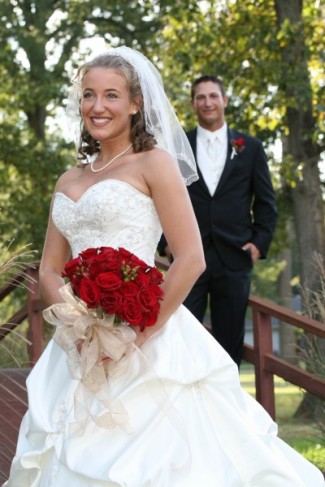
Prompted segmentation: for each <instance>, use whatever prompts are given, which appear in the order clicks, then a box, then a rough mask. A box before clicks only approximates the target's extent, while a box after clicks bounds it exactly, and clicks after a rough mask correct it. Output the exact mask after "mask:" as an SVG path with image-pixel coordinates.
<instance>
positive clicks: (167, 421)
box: [4, 180, 325, 487]
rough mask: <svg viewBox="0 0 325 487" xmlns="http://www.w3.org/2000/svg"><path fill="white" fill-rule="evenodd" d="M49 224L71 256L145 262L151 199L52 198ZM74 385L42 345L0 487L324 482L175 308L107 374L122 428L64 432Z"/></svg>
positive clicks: (123, 192) (128, 192) (153, 226)
mask: <svg viewBox="0 0 325 487" xmlns="http://www.w3.org/2000/svg"><path fill="white" fill-rule="evenodd" d="M53 218H54V221H55V223H56V225H57V226H58V228H59V229H60V231H61V232H63V233H64V235H66V236H67V238H68V239H69V241H70V243H71V245H72V249H73V254H74V255H76V254H77V253H78V252H79V251H80V250H82V249H85V248H87V247H93V246H99V245H106V246H122V247H125V248H127V249H128V250H130V251H132V252H134V253H136V254H137V255H138V256H139V257H140V258H142V259H144V260H146V261H147V262H148V263H149V264H152V263H153V261H154V253H155V248H156V245H157V242H158V239H159V236H160V231H161V229H160V225H159V221H158V218H157V215H156V212H155V209H154V205H153V202H152V200H151V199H150V198H149V197H147V196H146V195H144V194H142V193H140V192H139V191H137V190H136V189H135V188H133V187H132V186H130V185H128V184H126V183H123V182H121V181H116V180H105V181H103V182H101V183H97V184H96V185H94V186H92V187H91V188H90V189H89V190H88V191H87V192H86V193H84V195H83V196H82V197H81V198H80V200H79V201H78V202H73V201H72V200H70V199H69V198H68V197H67V196H65V195H63V194H62V193H58V194H57V195H56V199H55V204H54V209H53ZM144 363H145V366H144ZM148 364H149V366H148ZM78 385H79V380H78V379H76V378H74V379H73V378H72V377H71V374H70V372H69V369H68V366H67V357H66V354H65V352H64V351H63V350H62V349H61V348H60V347H59V346H58V345H57V344H56V343H55V342H54V341H53V340H52V341H50V343H49V344H48V346H47V348H46V349H45V351H44V353H43V354H42V356H41V358H40V359H39V361H38V362H37V364H36V365H35V367H34V368H33V370H32V372H31V374H30V375H29V377H28V380H27V386H28V398H29V410H28V412H27V413H26V415H25V417H24V419H23V422H22V425H21V428H20V434H19V440H18V446H17V452H16V456H15V458H14V460H13V464H12V468H11V473H10V478H9V480H8V482H6V483H5V484H4V485H5V486H6V487H118V486H120V487H321V486H324V485H325V483H324V480H323V476H322V474H321V473H320V472H319V471H318V469H316V468H315V467H314V466H313V465H312V464H311V463H309V462H307V461H306V460H305V459H304V458H303V457H302V456H300V455H299V454H298V453H296V452H295V451H294V450H293V449H292V448H290V447H289V446H288V445H286V444H285V443H284V442H283V441H281V440H280V439H279V438H278V437H277V426H276V424H275V423H274V422H273V421H272V420H271V418H270V417H269V415H268V414H267V413H266V412H265V411H264V409H263V408H262V407H261V406H260V405H259V404H258V403H257V402H256V401H254V399H252V397H251V396H249V395H248V394H247V393H246V392H245V391H244V390H243V389H241V387H240V383H239V376H238V371H237V367H236V365H235V364H234V363H233V361H232V360H231V359H230V358H229V356H228V355H227V353H226V352H225V351H224V350H223V349H222V348H221V347H220V345H219V344H218V343H217V342H216V341H215V340H214V339H213V338H212V337H211V336H210V334H209V333H208V332H207V331H206V330H205V329H204V328H203V327H202V325H201V324H200V323H199V322H198V321H197V320H196V319H195V318H194V317H193V316H192V314H191V313H190V312H189V311H188V310H187V309H186V308H185V307H183V306H181V307H180V308H179V309H178V310H177V312H176V313H175V314H174V315H173V316H172V317H171V319H170V320H169V321H168V323H167V324H166V325H165V326H164V327H163V328H162V329H161V330H160V331H159V332H157V333H156V334H155V335H153V336H152V337H151V338H150V339H149V340H148V341H147V342H146V343H145V344H144V345H143V346H142V348H141V353H140V352H138V351H137V350H133V351H132V352H131V354H129V355H128V356H127V357H125V358H123V359H122V362H120V364H119V367H117V368H115V369H112V373H111V375H109V377H108V380H107V393H108V394H109V396H110V398H111V404H114V401H116V402H117V403H118V404H122V405H123V407H124V408H125V410H126V411H127V414H128V417H129V426H130V428H124V427H118V426H115V427H114V428H112V429H104V428H100V427H98V426H96V424H94V423H93V422H92V421H91V419H89V421H88V424H87V425H86V428H85V431H84V433H83V434H81V435H74V434H72V433H71V428H69V426H70V425H71V424H72V423H73V422H74V419H75V418H74V404H73V398H74V394H75V391H76V388H77V387H78Z"/></svg>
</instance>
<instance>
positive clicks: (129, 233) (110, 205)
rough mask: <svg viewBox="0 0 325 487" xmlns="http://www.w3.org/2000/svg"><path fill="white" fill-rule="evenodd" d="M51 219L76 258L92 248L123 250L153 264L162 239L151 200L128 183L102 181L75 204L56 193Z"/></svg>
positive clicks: (110, 180)
mask: <svg viewBox="0 0 325 487" xmlns="http://www.w3.org/2000/svg"><path fill="white" fill-rule="evenodd" d="M52 217H53V221H54V223H55V225H56V227H57V228H58V229H59V230H60V232H61V233H62V234H63V235H64V236H65V237H66V239H67V240H68V242H69V244H70V246H71V249H72V255H73V257H75V256H76V255H78V253H79V252H80V251H82V250H85V249H86V248H89V247H100V246H106V247H114V248H117V247H124V248H125V249H127V250H129V251H130V252H133V253H134V254H136V255H137V256H138V257H139V258H140V259H142V260H144V261H146V262H147V263H148V264H149V265H153V264H154V256H155V251H156V248H157V244H158V241H159V238H160V235H161V226H160V222H159V219H158V215H157V213H156V210H155V206H154V203H153V201H152V199H151V198H150V197H149V196H147V195H145V194H144V193H141V192H140V191H138V190H137V189H136V188H134V187H133V186H131V185H130V184H128V183H125V182H123V181H119V180H116V179H105V180H103V181H99V182H98V183H96V184H94V185H92V186H91V187H90V188H88V189H87V190H86V191H85V192H84V193H83V194H82V196H81V197H80V198H79V200H78V201H76V202H75V201H73V200H71V199H70V198H69V197H68V196H66V195H65V194H64V193H56V195H55V200H54V205H53V211H52Z"/></svg>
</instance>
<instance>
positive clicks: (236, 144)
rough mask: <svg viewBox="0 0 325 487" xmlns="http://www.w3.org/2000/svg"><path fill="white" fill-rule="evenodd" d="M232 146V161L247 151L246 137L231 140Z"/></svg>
mask: <svg viewBox="0 0 325 487" xmlns="http://www.w3.org/2000/svg"><path fill="white" fill-rule="evenodd" d="M230 144H231V147H232V152H231V156H230V159H233V158H234V157H235V156H237V154H240V152H243V150H244V149H245V139H244V137H238V138H237V139H231V141H230Z"/></svg>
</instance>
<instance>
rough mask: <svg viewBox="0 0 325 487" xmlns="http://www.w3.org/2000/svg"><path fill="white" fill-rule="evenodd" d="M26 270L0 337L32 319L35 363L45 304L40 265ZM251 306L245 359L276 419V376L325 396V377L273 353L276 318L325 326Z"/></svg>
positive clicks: (318, 330) (309, 328) (315, 329)
mask: <svg viewBox="0 0 325 487" xmlns="http://www.w3.org/2000/svg"><path fill="white" fill-rule="evenodd" d="M156 265H158V266H159V267H160V268H161V269H163V270H164V269H167V268H168V263H167V262H166V260H165V259H162V258H160V257H158V258H157V260H156ZM26 272H27V273H28V275H29V276H30V277H31V278H32V280H31V284H29V285H28V298H27V304H26V305H24V306H23V307H22V308H21V309H20V310H19V311H17V312H16V313H15V314H14V316H13V317H11V319H9V320H8V324H6V325H4V326H2V327H0V340H2V339H3V338H4V337H5V336H6V335H7V334H8V333H10V330H11V329H13V328H15V327H16V326H18V325H19V323H21V322H22V321H24V320H25V319H26V318H27V319H28V322H29V329H28V337H27V338H28V339H29V340H30V341H31V343H32V344H31V346H30V347H29V358H30V363H31V365H33V364H34V363H35V362H36V361H37V360H38V358H39V357H40V355H41V353H42V350H43V341H42V328H43V318H42V313H41V311H42V303H41V299H40V294H39V281H38V269H37V266H35V267H27V268H26ZM14 289H15V284H14V281H12V282H10V283H8V285H7V286H5V287H4V288H2V289H0V302H1V300H2V299H4V298H5V297H6V296H7V295H8V294H10V293H11V292H12V291H13V290H14ZM249 306H250V308H251V309H252V314H253V336H254V346H250V345H247V344H245V345H244V359H245V360H246V361H247V362H250V363H252V364H253V365H254V368H255V387H256V399H257V400H258V401H259V402H260V403H261V404H262V405H263V407H264V408H265V409H266V410H267V411H268V412H269V414H270V415H271V416H272V417H273V418H274V419H275V416H276V414H275V397H274V375H277V376H279V377H282V378H283V379H284V380H286V381H288V382H290V383H292V384H295V385H296V386H298V387H301V388H302V389H304V390H305V391H308V392H310V393H312V394H314V395H315V396H317V397H320V398H322V399H325V380H324V378H321V377H317V376H316V375H314V374H311V373H309V372H307V371H305V370H302V369H301V368H299V367H297V366H295V365H292V364H291V363H289V362H287V361H285V360H284V359H282V358H280V357H278V356H277V355H275V354H274V352H273V344H272V318H277V319H279V320H280V321H281V322H283V323H287V324H289V325H291V326H294V327H298V328H300V329H302V330H304V331H305V332H308V333H309V334H311V335H315V336H318V337H321V338H325V325H324V324H322V323H319V322H318V321H315V320H312V319H310V318H307V317H304V316H302V315H300V314H298V313H295V312H294V311H291V310H290V309H288V308H285V307H283V306H280V305H277V304H275V303H273V302H271V301H267V300H265V299H261V298H257V297H255V296H251V297H250V299H249Z"/></svg>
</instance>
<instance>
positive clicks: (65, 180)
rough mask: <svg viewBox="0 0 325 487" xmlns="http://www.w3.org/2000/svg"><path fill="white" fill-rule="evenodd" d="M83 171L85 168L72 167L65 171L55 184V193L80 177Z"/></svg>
mask: <svg viewBox="0 0 325 487" xmlns="http://www.w3.org/2000/svg"><path fill="white" fill-rule="evenodd" d="M84 171H85V167H72V168H70V169H68V170H67V171H65V172H64V173H63V174H61V176H60V177H59V178H58V180H57V182H56V185H55V192H56V191H61V190H62V188H63V187H64V186H66V185H67V184H69V183H72V182H73V181H75V180H76V179H78V178H79V177H81V176H82V175H83V172H84Z"/></svg>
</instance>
